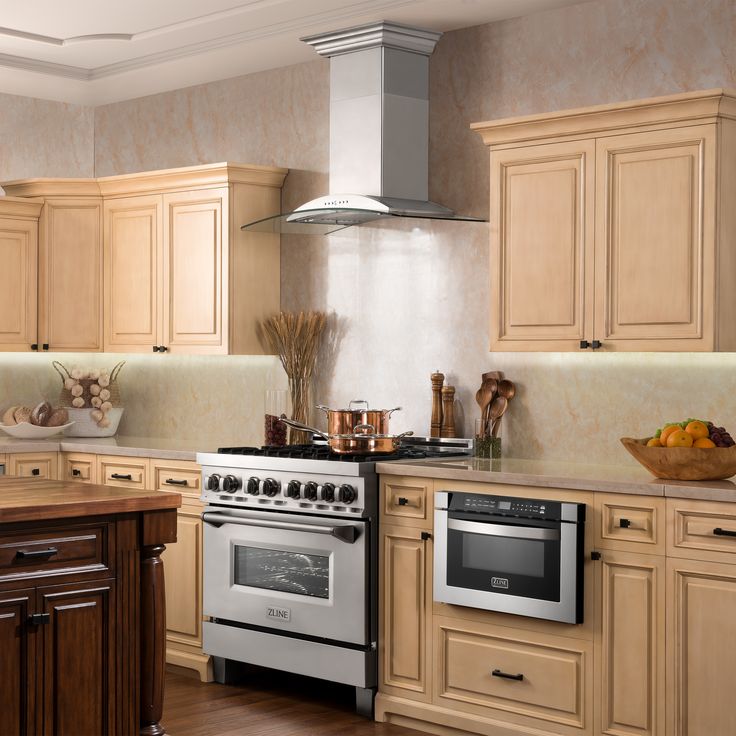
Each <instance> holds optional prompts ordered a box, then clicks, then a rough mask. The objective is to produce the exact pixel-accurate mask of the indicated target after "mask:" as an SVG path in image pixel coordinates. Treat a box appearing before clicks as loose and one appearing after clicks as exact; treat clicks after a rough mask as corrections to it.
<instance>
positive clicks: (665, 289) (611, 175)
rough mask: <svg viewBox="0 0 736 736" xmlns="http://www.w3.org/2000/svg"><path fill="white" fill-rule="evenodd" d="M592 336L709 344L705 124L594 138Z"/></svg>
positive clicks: (621, 343)
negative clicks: (595, 206) (594, 313)
mask: <svg viewBox="0 0 736 736" xmlns="http://www.w3.org/2000/svg"><path fill="white" fill-rule="evenodd" d="M596 170H597V173H596V203H597V216H596V254H595V259H596V317H595V336H596V338H597V339H599V340H602V341H603V344H604V345H603V346H604V348H605V349H610V350H713V349H714V348H715V345H714V339H713V337H714V331H713V319H714V315H713V310H714V302H715V276H714V258H715V232H714V222H715V213H714V209H713V205H714V201H715V178H716V172H715V125H702V126H694V127H689V128H677V129H671V130H660V131H651V132H646V133H634V134H630V135H621V136H615V137H609V138H600V139H599V140H598V141H597V149H596Z"/></svg>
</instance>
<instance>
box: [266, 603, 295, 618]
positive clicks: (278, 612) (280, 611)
mask: <svg viewBox="0 0 736 736" xmlns="http://www.w3.org/2000/svg"><path fill="white" fill-rule="evenodd" d="M266 616H267V618H275V619H276V620H277V621H291V609H290V608H275V607H274V606H268V608H266Z"/></svg>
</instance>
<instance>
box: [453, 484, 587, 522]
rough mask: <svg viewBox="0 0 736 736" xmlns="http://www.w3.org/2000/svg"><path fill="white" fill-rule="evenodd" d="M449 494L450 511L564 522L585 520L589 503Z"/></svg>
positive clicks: (455, 492) (477, 494) (478, 494)
mask: <svg viewBox="0 0 736 736" xmlns="http://www.w3.org/2000/svg"><path fill="white" fill-rule="evenodd" d="M448 495H449V497H450V498H449V505H448V510H449V511H462V512H465V513H471V514H486V515H493V516H516V517H523V518H527V519H548V520H564V521H584V519H585V506H584V505H583V504H572V503H564V502H560V501H547V500H544V499H538V498H518V497H513V496H490V495H486V494H481V493H459V492H457V491H454V492H450V493H449V494H448ZM567 507H570V508H567ZM581 507H582V508H581ZM571 517H572V518H571Z"/></svg>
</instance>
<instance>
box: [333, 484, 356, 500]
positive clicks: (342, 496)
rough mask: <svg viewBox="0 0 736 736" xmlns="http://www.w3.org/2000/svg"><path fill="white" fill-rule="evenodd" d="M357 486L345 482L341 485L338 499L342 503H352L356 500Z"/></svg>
mask: <svg viewBox="0 0 736 736" xmlns="http://www.w3.org/2000/svg"><path fill="white" fill-rule="evenodd" d="M355 496H356V493H355V488H353V487H352V486H351V485H348V484H347V483H345V484H344V485H341V486H340V492H339V493H338V496H337V499H338V501H340V503H352V502H353V501H355Z"/></svg>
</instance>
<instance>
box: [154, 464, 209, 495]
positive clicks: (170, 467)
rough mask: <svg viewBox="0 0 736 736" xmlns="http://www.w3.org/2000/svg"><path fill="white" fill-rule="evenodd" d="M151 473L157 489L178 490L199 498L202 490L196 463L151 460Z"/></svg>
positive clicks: (200, 476)
mask: <svg viewBox="0 0 736 736" xmlns="http://www.w3.org/2000/svg"><path fill="white" fill-rule="evenodd" d="M151 475H152V478H153V488H154V489H155V490H157V491H178V492H179V493H181V494H182V495H184V496H192V497H194V498H199V496H200V494H201V492H202V490H201V479H202V473H201V469H200V467H199V465H197V463H191V462H186V461H173V462H172V461H165V460H151Z"/></svg>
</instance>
